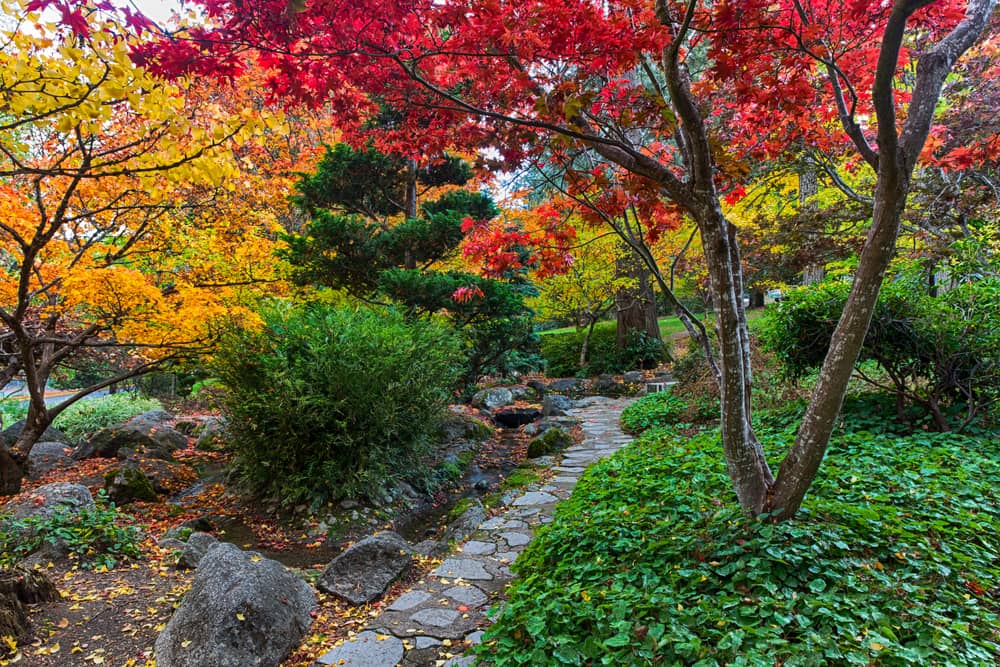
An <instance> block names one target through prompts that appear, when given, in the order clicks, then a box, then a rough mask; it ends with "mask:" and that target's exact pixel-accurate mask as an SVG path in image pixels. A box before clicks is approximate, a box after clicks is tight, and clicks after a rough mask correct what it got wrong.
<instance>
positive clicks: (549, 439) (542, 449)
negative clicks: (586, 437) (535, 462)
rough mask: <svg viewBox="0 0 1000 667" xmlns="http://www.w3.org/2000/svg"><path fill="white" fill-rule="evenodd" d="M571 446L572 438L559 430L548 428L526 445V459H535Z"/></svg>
mask: <svg viewBox="0 0 1000 667" xmlns="http://www.w3.org/2000/svg"><path fill="white" fill-rule="evenodd" d="M572 444H573V438H571V437H570V435H569V433H567V432H566V431H564V430H562V429H561V428H550V429H548V430H547V431H545V432H544V433H542V434H541V435H540V436H538V437H537V438H535V439H533V440H532V441H531V442H529V443H528V458H529V459H537V458H538V457H539V456H545V455H547V454H553V453H555V452H559V451H562V450H564V449H566V448H567V447H569V446H570V445H572Z"/></svg>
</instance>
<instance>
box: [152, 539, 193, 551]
mask: <svg viewBox="0 0 1000 667" xmlns="http://www.w3.org/2000/svg"><path fill="white" fill-rule="evenodd" d="M156 545H157V546H159V547H160V548H161V549H170V550H172V551H184V547H185V546H187V545H186V544H185V543H184V542H181V541H180V540H178V539H177V538H175V537H161V538H160V539H158V540H157V541H156Z"/></svg>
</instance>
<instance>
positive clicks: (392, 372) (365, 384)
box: [213, 304, 462, 504]
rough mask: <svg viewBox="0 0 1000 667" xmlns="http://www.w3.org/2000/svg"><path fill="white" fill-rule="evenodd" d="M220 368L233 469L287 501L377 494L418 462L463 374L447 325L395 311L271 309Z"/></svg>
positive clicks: (238, 333) (237, 337) (229, 350)
mask: <svg viewBox="0 0 1000 667" xmlns="http://www.w3.org/2000/svg"><path fill="white" fill-rule="evenodd" d="M262 317H263V319H264V322H265V325H264V327H263V329H262V330H261V331H247V330H235V331H232V332H231V333H230V334H229V335H228V336H227V337H226V338H225V340H224V344H223V347H222V350H221V352H220V353H219V354H218V356H217V358H216V360H215V363H214V369H213V370H214V371H215V373H216V375H217V376H218V377H219V378H220V379H221V380H222V382H223V383H224V384H225V385H226V387H227V388H228V392H227V395H226V397H225V399H224V405H225V412H226V413H227V416H228V419H229V426H228V433H229V434H230V436H231V448H232V450H233V452H234V453H235V455H236V461H235V467H236V470H237V472H238V473H239V475H240V476H241V477H242V479H243V480H244V481H245V482H247V483H248V485H249V486H250V488H251V489H252V490H253V491H256V492H261V493H268V494H272V495H274V496H275V497H277V498H278V499H280V500H281V501H282V502H283V503H286V504H295V503H299V502H303V501H311V502H314V503H319V502H325V501H327V500H335V499H338V498H342V497H351V496H358V495H361V494H366V493H367V494H375V493H377V492H378V491H379V490H380V489H383V488H385V487H386V486H388V485H389V484H390V483H391V482H392V481H393V480H395V479H398V478H400V477H401V476H403V475H406V474H408V473H413V472H414V471H416V470H418V469H419V465H418V464H419V462H420V459H421V456H422V455H423V454H424V453H425V452H426V451H427V448H428V444H429V442H430V440H431V439H432V436H433V435H434V433H435V432H436V431H437V429H438V422H439V418H440V415H441V412H442V408H444V406H445V405H446V404H447V402H448V399H449V396H450V390H451V387H452V385H453V383H454V382H455V381H456V379H457V377H458V376H459V374H460V373H461V367H462V356H461V351H460V343H459V342H458V341H457V340H456V338H455V336H454V335H453V334H452V333H450V332H449V331H447V330H445V329H443V328H441V327H438V326H434V325H431V324H426V323H421V322H408V321H406V320H405V319H404V318H403V317H402V316H400V315H398V314H396V313H394V312H392V311H388V310H380V311H377V312H376V311H369V310H361V311H357V312H355V311H351V310H347V309H343V308H335V307H330V306H324V305H320V304H314V305H312V306H305V307H291V306H288V305H287V304H276V305H273V306H271V307H269V308H267V309H265V311H264V312H263V313H262Z"/></svg>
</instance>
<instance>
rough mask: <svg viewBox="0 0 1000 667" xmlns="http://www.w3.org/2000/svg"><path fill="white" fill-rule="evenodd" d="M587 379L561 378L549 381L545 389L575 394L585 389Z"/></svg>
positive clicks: (570, 394)
mask: <svg viewBox="0 0 1000 667" xmlns="http://www.w3.org/2000/svg"><path fill="white" fill-rule="evenodd" d="M587 384H588V383H587V381H586V380H584V379H582V378H561V379H559V380H552V381H551V382H549V384H548V386H547V387H546V389H548V391H554V392H556V393H559V394H567V395H569V396H577V395H579V394H582V393H583V392H585V391H586V390H587Z"/></svg>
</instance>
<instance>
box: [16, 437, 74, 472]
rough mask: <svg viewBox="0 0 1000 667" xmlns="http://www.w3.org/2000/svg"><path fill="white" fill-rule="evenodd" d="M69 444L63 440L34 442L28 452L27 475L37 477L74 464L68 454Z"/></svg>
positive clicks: (70, 449) (71, 448) (70, 450)
mask: <svg viewBox="0 0 1000 667" xmlns="http://www.w3.org/2000/svg"><path fill="white" fill-rule="evenodd" d="M72 451H73V447H72V446H71V445H68V444H66V443H65V442H36V443H35V444H34V446H33V447H32V448H31V451H30V452H28V463H27V471H28V477H29V478H31V479H38V478H40V477H41V476H42V475H44V474H45V473H47V472H51V471H53V470H57V469H59V468H69V467H71V466H73V465H76V461H74V460H73V457H72V456H70V452H72Z"/></svg>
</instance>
